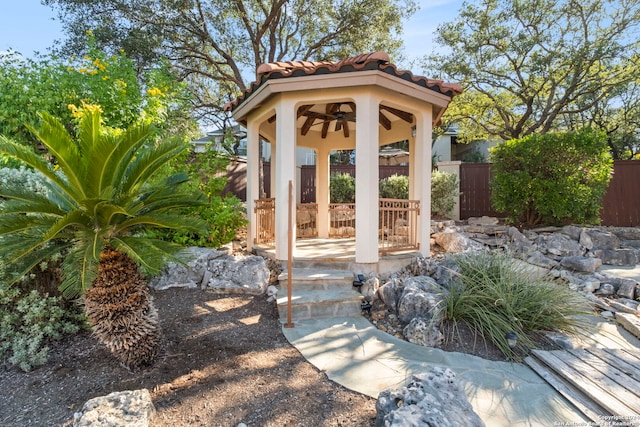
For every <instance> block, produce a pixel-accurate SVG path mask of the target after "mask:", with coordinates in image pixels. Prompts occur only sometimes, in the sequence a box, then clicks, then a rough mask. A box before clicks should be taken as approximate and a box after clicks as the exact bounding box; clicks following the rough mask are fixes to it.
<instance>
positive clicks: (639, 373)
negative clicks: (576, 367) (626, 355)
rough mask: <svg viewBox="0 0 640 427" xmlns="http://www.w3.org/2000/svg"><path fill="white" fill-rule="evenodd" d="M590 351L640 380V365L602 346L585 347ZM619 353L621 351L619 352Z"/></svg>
mask: <svg viewBox="0 0 640 427" xmlns="http://www.w3.org/2000/svg"><path fill="white" fill-rule="evenodd" d="M585 350H587V351H588V352H589V353H591V354H594V355H596V356H598V357H599V358H600V359H602V360H604V361H606V362H607V363H608V364H610V365H614V366H617V367H618V369H620V370H621V371H622V372H624V373H625V374H626V375H629V376H630V377H631V378H633V379H635V380H636V381H640V365H639V364H635V363H633V361H631V363H629V362H628V361H626V360H624V359H623V358H621V357H619V356H616V352H615V351H612V350H606V349H602V348H587V349H585ZM618 353H619V352H618Z"/></svg>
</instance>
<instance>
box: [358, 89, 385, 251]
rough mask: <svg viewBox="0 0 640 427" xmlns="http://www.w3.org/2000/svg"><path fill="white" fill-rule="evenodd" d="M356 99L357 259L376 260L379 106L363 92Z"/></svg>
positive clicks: (373, 98) (375, 98) (370, 96)
mask: <svg viewBox="0 0 640 427" xmlns="http://www.w3.org/2000/svg"><path fill="white" fill-rule="evenodd" d="M355 102H356V263H363V264H364V263H376V262H378V211H379V209H378V197H379V195H378V175H379V173H378V140H379V130H378V114H379V112H378V107H379V104H380V100H379V99H378V98H377V97H375V96H374V95H373V94H371V93H369V94H363V95H361V96H358V97H357V98H356V99H355Z"/></svg>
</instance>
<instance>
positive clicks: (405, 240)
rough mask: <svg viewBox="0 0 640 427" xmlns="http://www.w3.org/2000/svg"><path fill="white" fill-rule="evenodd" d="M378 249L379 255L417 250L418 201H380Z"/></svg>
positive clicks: (418, 247) (418, 245)
mask: <svg viewBox="0 0 640 427" xmlns="http://www.w3.org/2000/svg"><path fill="white" fill-rule="evenodd" d="M379 211H380V215H379V221H380V227H379V230H378V232H379V234H378V238H379V246H378V247H379V249H380V252H381V253H383V254H384V253H386V252H393V251H406V250H418V249H420V244H419V243H418V215H420V201H419V200H405V199H380V204H379Z"/></svg>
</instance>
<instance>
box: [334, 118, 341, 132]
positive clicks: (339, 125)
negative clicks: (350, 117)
mask: <svg viewBox="0 0 640 427" xmlns="http://www.w3.org/2000/svg"><path fill="white" fill-rule="evenodd" d="M340 129H342V120H336V129H335V131H336V132H338V131H339V130H340Z"/></svg>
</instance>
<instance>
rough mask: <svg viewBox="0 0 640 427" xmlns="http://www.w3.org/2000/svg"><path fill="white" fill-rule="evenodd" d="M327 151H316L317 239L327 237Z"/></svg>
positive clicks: (322, 148) (319, 149)
mask: <svg viewBox="0 0 640 427" xmlns="http://www.w3.org/2000/svg"><path fill="white" fill-rule="evenodd" d="M329 172H330V166H329V150H328V149H327V148H325V147H321V148H318V150H317V151H316V203H317V204H318V217H317V218H316V227H318V237H320V238H323V239H326V238H328V237H329V226H330V224H329Z"/></svg>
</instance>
